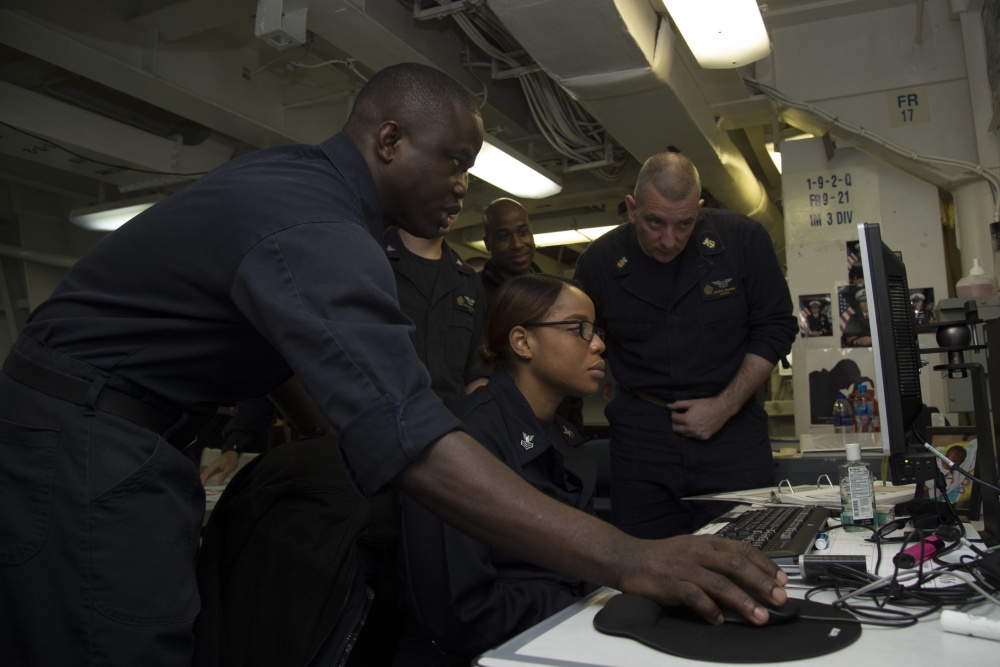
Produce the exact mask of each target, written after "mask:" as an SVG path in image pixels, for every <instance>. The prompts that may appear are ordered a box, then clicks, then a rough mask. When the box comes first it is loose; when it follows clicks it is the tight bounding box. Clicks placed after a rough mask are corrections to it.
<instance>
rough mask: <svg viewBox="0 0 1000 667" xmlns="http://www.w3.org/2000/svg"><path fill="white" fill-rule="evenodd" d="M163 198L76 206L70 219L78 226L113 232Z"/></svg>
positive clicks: (158, 196) (144, 198) (155, 197)
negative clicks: (83, 206) (82, 206)
mask: <svg viewBox="0 0 1000 667" xmlns="http://www.w3.org/2000/svg"><path fill="white" fill-rule="evenodd" d="M161 199H163V196H162V195H155V196H152V197H141V198H137V199H125V200H122V201H116V202H112V203H109V204H98V205H97V206H88V207H86V208H76V209H73V210H72V211H70V212H69V219H70V221H71V222H72V223H73V224H74V225H77V226H78V227H83V228H84V229H91V230H94V231H98V232H111V231H114V230H116V229H118V228H119V227H121V226H122V225H124V224H125V223H126V222H128V221H129V220H131V219H132V218H134V217H135V216H137V215H139V214H140V213H142V212H143V211H145V210H146V209H147V208H149V207H150V206H152V205H153V204H155V203H156V202H158V201H160V200H161Z"/></svg>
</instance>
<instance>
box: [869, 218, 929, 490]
mask: <svg viewBox="0 0 1000 667" xmlns="http://www.w3.org/2000/svg"><path fill="white" fill-rule="evenodd" d="M858 240H859V241H860V247H861V265H862V267H863V269H864V276H865V288H866V292H867V295H868V317H869V322H870V325H871V336H872V351H873V352H874V354H875V391H876V396H877V398H878V400H879V405H880V417H881V420H880V421H881V433H876V434H875V436H876V438H878V436H879V435H881V437H882V452H883V453H884V455H885V456H887V457H890V458H889V464H890V465H889V468H890V472H891V475H892V481H893V483H895V484H905V483H910V482H913V481H916V477H918V476H919V475H917V474H915V473H914V472H913V469H912V465H911V464H910V462H908V461H907V460H906V455H907V453H908V452H907V443H908V434H909V431H910V429H911V428H912V426H913V424H914V422H915V421H916V420H917V418H918V417H919V416H920V413H921V411H922V410H923V398H922V396H921V393H920V353H919V347H918V343H917V328H916V320H915V318H914V317H913V308H912V306H911V305H910V290H909V286H908V285H907V282H906V267H905V266H904V265H903V260H902V257H901V256H900V255H899V254H898V253H895V252H893V251H892V250H890V249H889V247H888V246H886V245H885V243H883V242H882V235H881V231H880V230H879V226H878V225H877V224H868V223H862V224H860V225H858ZM876 441H877V440H876ZM920 458H924V456H920Z"/></svg>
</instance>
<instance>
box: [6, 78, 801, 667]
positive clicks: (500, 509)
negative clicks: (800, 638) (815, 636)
mask: <svg viewBox="0 0 1000 667" xmlns="http://www.w3.org/2000/svg"><path fill="white" fill-rule="evenodd" d="M482 141H483V124H482V117H481V115H480V113H479V109H478V105H477V102H476V100H475V98H474V97H473V96H472V95H471V94H470V93H468V91H467V90H466V89H465V88H463V87H462V86H461V85H460V84H458V83H457V82H456V81H454V80H453V79H451V78H450V77H448V76H447V75H445V74H443V73H441V72H439V71H437V70H434V69H432V68H429V67H425V66H422V65H416V64H402V65H396V66H393V67H390V68H387V69H385V70H382V71H381V72H379V73H377V74H376V75H375V76H373V77H372V79H371V80H370V81H369V82H368V83H367V84H366V85H365V86H364V88H363V89H362V90H361V91H360V92H359V94H358V96H357V99H356V102H355V106H354V108H353V110H352V112H351V115H350V117H349V118H348V121H347V124H346V126H345V127H344V131H343V132H341V133H339V134H336V135H334V136H333V137H331V138H330V139H328V140H326V141H324V142H323V143H321V144H319V145H315V146H312V145H290V146H279V147H276V148H272V149H268V150H264V151H261V152H258V153H255V154H251V155H247V156H243V157H240V158H237V159H234V160H232V161H230V162H229V163H227V164H225V165H223V166H222V167H220V168H218V169H216V170H214V171H213V172H212V173H210V174H208V175H206V176H204V177H202V178H200V179H199V180H198V181H197V182H196V183H194V184H192V185H191V186H189V187H188V188H186V189H184V190H182V191H181V192H178V193H177V194H175V195H173V196H171V197H169V198H167V199H166V200H164V201H163V202H161V203H159V204H157V205H156V206H154V207H153V208H151V209H149V210H148V211H146V212H145V213H143V214H141V215H140V216H138V217H136V218H134V219H133V220H132V221H130V222H129V223H127V224H126V225H125V226H123V227H122V228H121V229H119V230H117V231H115V232H113V233H112V234H110V235H109V236H108V237H107V238H105V239H103V240H102V241H101V242H100V243H99V244H97V245H96V246H95V247H94V248H93V249H92V250H91V251H90V252H89V253H88V254H87V255H86V256H84V257H83V258H81V259H80V261H78V262H77V263H76V264H75V265H74V267H73V268H72V269H70V271H69V272H68V273H67V274H66V276H65V277H64V279H63V280H62V281H61V283H60V284H59V285H58V286H57V288H56V290H55V291H54V293H53V295H52V296H51V298H50V299H49V300H48V301H46V302H45V303H43V304H41V305H40V306H39V307H38V308H37V309H36V310H35V311H34V312H33V313H32V315H31V316H30V318H29V321H28V322H27V323H26V324H25V326H24V328H23V331H22V333H21V335H20V337H19V339H18V341H17V343H16V344H15V347H14V349H13V350H12V351H11V354H10V355H9V357H8V359H7V361H6V362H5V365H4V373H3V374H0V488H2V493H3V496H2V497H3V503H0V655H3V656H4V660H5V661H7V662H9V663H10V664H32V665H34V664H39V665H58V664H67V665H68V664H74V665H83V664H88V665H93V664H102V665H104V664H120V665H138V664H141V665H185V664H188V663H189V662H190V660H191V651H192V646H193V636H192V632H191V626H192V622H193V619H194V617H195V615H196V614H197V613H198V607H199V601H198V592H197V589H196V587H195V582H194V576H193V571H192V564H193V560H194V550H195V548H196V545H197V540H198V532H199V528H200V526H201V520H202V513H203V511H204V490H203V488H202V486H201V483H200V480H199V478H198V470H197V466H196V465H195V464H194V463H193V462H192V461H190V460H189V459H188V458H187V457H186V456H184V454H182V453H181V451H179V450H178V448H183V447H185V446H186V445H187V443H188V442H189V441H190V438H189V436H188V432H189V431H190V430H193V429H191V428H189V427H191V426H194V425H196V424H197V422H198V421H199V420H200V418H201V417H202V416H204V415H210V414H212V413H213V412H214V410H215V409H216V406H217V405H219V404H220V403H229V402H233V401H237V400H241V399H244V398H248V397H252V396H260V395H263V394H265V393H267V392H269V391H270V390H271V389H273V388H274V387H276V386H277V385H279V384H280V383H281V382H283V381H284V380H285V379H286V378H288V377H289V376H290V375H291V374H292V373H294V374H295V375H296V376H297V377H298V379H299V380H300V381H301V382H302V385H303V386H304V387H305V389H306V391H307V392H308V393H309V395H310V396H311V397H312V399H313V400H314V401H315V403H316V405H317V406H318V407H319V408H320V409H321V410H322V411H323V413H324V414H325V415H326V417H327V418H328V420H329V422H330V423H331V424H332V425H333V426H334V428H336V429H337V431H338V433H339V435H340V446H341V452H342V455H343V457H344V459H345V461H346V463H347V465H348V468H349V471H350V474H351V475H352V478H353V480H354V481H355V483H356V484H357V486H358V488H359V489H360V490H361V491H363V492H364V493H366V494H374V493H375V492H377V491H379V490H380V489H382V488H383V487H385V486H386V485H387V484H390V483H395V484H397V485H398V486H399V487H400V488H401V489H402V490H404V491H405V492H406V493H408V494H409V495H411V496H412V497H414V498H416V499H418V500H419V501H420V502H421V503H422V504H424V505H425V506H426V507H427V508H429V509H430V510H431V511H433V512H435V513H437V514H439V515H440V516H441V517H442V518H444V519H446V520H447V521H449V522H450V523H452V524H453V525H455V526H456V527H458V528H460V529H461V530H464V531H466V532H467V533H468V534H469V535H471V536H473V537H475V538H476V539H479V540H481V541H483V542H486V543H488V544H491V545H494V546H497V547H499V548H502V549H504V550H506V551H507V552H508V553H510V554H511V555H513V556H516V557H519V558H523V559H525V560H530V561H533V562H536V563H538V564H540V565H543V566H546V567H549V568H551V569H554V570H559V571H563V572H566V573H569V574H572V575H574V576H576V577H579V578H581V579H585V580H588V581H593V582H595V583H600V584H605V585H608V586H613V587H616V588H618V589H620V590H624V591H629V592H633V593H639V594H644V595H647V596H650V597H652V598H655V599H656V600H658V601H660V602H661V603H665V604H687V605H690V606H691V607H693V608H694V609H696V610H697V611H698V613H700V614H701V615H703V616H705V617H706V618H708V619H712V620H713V621H715V622H720V623H721V622H722V615H721V613H720V610H719V608H718V606H717V605H718V604H729V605H731V606H733V607H736V608H739V609H740V610H741V611H742V612H743V613H744V615H745V616H747V617H748V618H752V619H755V620H756V622H758V623H760V622H763V621H764V619H765V618H766V612H764V610H763V609H762V608H761V607H760V606H759V605H757V604H756V603H755V602H754V601H753V600H752V598H750V597H749V595H748V594H747V593H746V592H744V590H743V589H746V591H752V592H755V593H758V594H761V595H762V596H763V597H764V599H766V600H768V601H770V602H777V603H780V602H782V601H784V599H785V597H786V596H785V593H784V591H783V590H782V586H783V585H784V583H785V582H786V581H787V578H786V577H785V575H784V574H783V573H781V572H780V571H779V570H778V568H777V567H775V566H774V564H773V563H771V561H770V560H769V559H767V558H765V557H764V556H763V554H761V553H760V552H758V551H756V550H753V549H752V548H750V547H748V546H747V545H745V544H742V543H738V542H735V541H729V540H724V539H722V538H714V537H690V536H688V537H683V538H677V539H674V540H664V541H643V540H638V539H634V538H627V537H626V536H624V535H623V534H622V533H621V532H620V531H618V530H617V529H615V528H613V527H612V526H610V525H609V524H607V523H605V522H602V521H601V520H599V519H596V518H594V517H590V516H588V515H586V514H584V513H582V512H579V511H577V510H574V509H571V508H569V507H567V506H565V505H563V504H561V503H559V502H558V501H555V500H553V499H551V498H548V497H546V496H544V495H543V494H541V493H539V492H537V491H535V490H534V489H533V488H531V487H530V486H529V485H528V484H527V483H526V482H524V481H523V480H522V479H520V478H519V477H518V476H517V475H516V474H515V473H513V472H512V471H511V470H510V469H509V468H507V467H506V466H504V465H503V464H502V463H500V462H499V461H498V460H497V459H496V458H495V457H493V456H492V455H490V454H489V453H488V452H486V451H485V450H484V449H483V448H482V447H481V446H480V445H479V444H478V443H477V442H475V441H474V440H473V439H472V438H470V437H469V436H467V435H466V434H465V433H463V432H462V431H461V424H460V423H459V422H458V421H457V420H456V419H455V418H454V416H452V415H451V413H450V412H449V411H448V410H447V408H446V407H445V406H444V404H443V403H442V402H441V400H440V399H439V398H438V397H437V396H435V395H434V393H433V391H431V387H430V381H429V378H428V375H427V372H426V370H425V369H424V368H423V366H422V365H421V364H420V362H419V361H418V359H417V357H416V354H415V352H414V350H413V346H412V344H411V342H410V340H409V330H410V323H409V321H408V320H407V318H406V317H405V316H403V315H402V314H401V313H400V311H399V307H398V304H397V301H396V296H395V295H396V290H395V286H394V281H393V275H392V271H391V269H390V268H389V266H388V262H387V260H386V257H385V253H384V252H383V250H382V246H381V243H380V238H381V233H382V228H383V226H384V225H388V224H396V225H398V226H399V227H400V228H402V229H405V230H407V231H408V232H410V233H412V234H414V235H416V236H421V237H425V238H429V237H431V236H434V235H435V234H436V233H437V232H438V231H439V230H440V228H441V227H443V226H444V225H446V224H447V222H448V218H449V216H451V215H453V214H454V213H457V211H458V210H459V209H460V202H461V200H462V199H463V198H464V197H465V194H466V172H467V171H468V169H469V168H470V167H471V166H472V165H473V163H474V161H475V158H476V155H477V154H478V152H479V150H480V148H481V146H482ZM247 369H252V372H247Z"/></svg>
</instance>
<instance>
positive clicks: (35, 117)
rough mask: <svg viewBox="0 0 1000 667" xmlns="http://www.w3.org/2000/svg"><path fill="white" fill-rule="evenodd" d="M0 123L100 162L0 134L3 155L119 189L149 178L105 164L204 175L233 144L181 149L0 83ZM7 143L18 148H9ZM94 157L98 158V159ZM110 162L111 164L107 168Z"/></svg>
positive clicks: (173, 142)
mask: <svg viewBox="0 0 1000 667" xmlns="http://www.w3.org/2000/svg"><path fill="white" fill-rule="evenodd" d="M0 98H2V99H3V101H4V103H3V106H0V120H3V122H4V123H7V124H10V125H13V126H15V127H17V128H20V129H22V130H24V131H25V132H28V133H31V134H34V135H40V136H42V137H47V138H48V139H50V140H51V141H53V142H55V143H56V144H57V145H61V146H66V147H70V146H71V147H74V148H77V149H82V150H78V151H75V152H78V153H80V154H83V153H86V154H88V155H93V156H94V159H102V162H104V164H98V163H96V162H88V161H84V160H81V159H80V158H79V157H77V156H75V155H73V154H72V153H69V152H66V151H63V150H59V149H57V148H51V147H48V146H46V145H45V144H44V143H43V142H39V141H38V140H36V139H32V138H30V137H27V136H26V135H25V136H24V137H19V136H17V135H16V134H14V133H12V132H10V131H9V130H8V131H5V132H4V133H3V137H2V139H0V146H4V147H5V150H6V152H9V153H13V154H16V153H18V152H20V157H22V158H24V159H27V160H31V161H33V162H39V163H41V164H46V165H48V166H52V167H56V168H59V169H63V170H65V171H72V172H75V173H80V174H84V175H87V176H90V177H91V178H95V179H97V180H100V181H104V182H108V183H114V184H117V185H122V184H125V183H131V182H134V181H135V180H136V179H139V180H148V179H150V178H151V177H152V174H138V173H136V172H132V173H128V172H126V173H122V170H119V169H115V168H112V167H111V166H110V165H113V164H120V165H122V166H123V167H129V166H131V167H135V168H140V169H143V170H146V171H151V172H162V173H163V174H184V173H198V172H204V171H208V170H210V169H212V168H214V167H216V166H218V165H220V164H222V163H223V162H225V161H226V160H228V159H229V158H230V157H231V156H232V152H233V144H232V142H229V143H225V142H221V141H218V140H213V139H208V140H206V141H204V142H203V143H201V144H199V145H198V146H184V145H183V144H181V142H180V140H179V139H174V140H170V139H164V138H162V137H158V136H154V135H152V134H149V133H148V132H144V131H142V130H139V129H137V128H134V127H131V126H129V125H125V124H123V123H119V122H116V121H113V120H110V119H108V118H105V117H103V116H100V115H98V114H95V113H91V112H89V111H84V110H82V109H79V108H77V107H74V106H71V105H69V104H64V103H62V102H58V101H56V100H53V99H52V98H49V97H46V96H44V95H39V94H37V93H32V92H30V91H28V90H25V89H24V88H19V87H17V86H13V85H10V84H8V83H3V82H0ZM11 142H18V143H20V144H28V145H30V146H31V148H25V147H24V145H22V147H21V149H20V151H17V150H12V149H11V147H10V146H9V145H8V144H9V143H11ZM97 156H100V158H98V157H97ZM109 162H110V164H109Z"/></svg>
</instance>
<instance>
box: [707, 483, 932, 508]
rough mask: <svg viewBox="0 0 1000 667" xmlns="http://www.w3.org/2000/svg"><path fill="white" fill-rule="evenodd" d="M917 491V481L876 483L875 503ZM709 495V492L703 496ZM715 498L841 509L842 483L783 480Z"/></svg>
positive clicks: (897, 499) (909, 496) (886, 503)
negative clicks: (825, 483)
mask: <svg viewBox="0 0 1000 667" xmlns="http://www.w3.org/2000/svg"><path fill="white" fill-rule="evenodd" d="M915 492H916V485H915V484H907V485H905V486H893V485H891V484H887V485H885V486H883V485H882V483H881V482H876V483H875V505H877V506H891V505H895V504H896V503H901V502H904V501H906V500H911V499H912V498H913V494H914V493H915ZM701 497H702V498H707V497H708V496H701ZM711 498H712V499H713V500H731V501H734V502H743V503H757V504H768V503H781V504H782V505H817V506H819V507H827V508H829V509H835V510H839V509H840V487H839V486H829V485H824V486H816V485H815V484H800V485H798V486H792V485H790V484H782V485H781V486H778V487H774V486H769V487H765V488H762V489H748V490H745V491H732V492H728V493H714V494H712V495H711Z"/></svg>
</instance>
